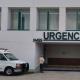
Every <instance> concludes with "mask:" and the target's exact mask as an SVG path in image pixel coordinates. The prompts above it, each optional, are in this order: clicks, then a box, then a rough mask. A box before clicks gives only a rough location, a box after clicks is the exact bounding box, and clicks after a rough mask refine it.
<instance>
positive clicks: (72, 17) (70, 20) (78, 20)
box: [66, 8, 80, 30]
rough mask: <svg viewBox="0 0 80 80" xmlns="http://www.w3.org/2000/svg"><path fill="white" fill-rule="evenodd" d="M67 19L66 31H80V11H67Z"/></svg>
mask: <svg viewBox="0 0 80 80" xmlns="http://www.w3.org/2000/svg"><path fill="white" fill-rule="evenodd" d="M66 19H67V20H66V30H80V9H76V8H75V9H67V10H66Z"/></svg>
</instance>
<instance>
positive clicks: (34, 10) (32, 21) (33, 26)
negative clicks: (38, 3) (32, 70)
mask: <svg viewBox="0 0 80 80" xmlns="http://www.w3.org/2000/svg"><path fill="white" fill-rule="evenodd" d="M36 29H37V8H36V7H31V8H30V30H31V31H35V30H36Z"/></svg>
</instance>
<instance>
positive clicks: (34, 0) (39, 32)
mask: <svg viewBox="0 0 80 80" xmlns="http://www.w3.org/2000/svg"><path fill="white" fill-rule="evenodd" d="M0 47H1V48H8V49H9V50H11V51H12V52H13V53H14V54H15V55H17V57H19V58H20V59H23V60H25V61H27V62H29V64H30V69H32V70H36V69H37V67H38V66H39V57H40V55H43V56H44V58H45V63H46V64H47V65H80V64H79V62H80V1H79V0H0ZM62 61H63V62H62Z"/></svg>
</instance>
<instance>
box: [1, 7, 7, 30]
mask: <svg viewBox="0 0 80 80" xmlns="http://www.w3.org/2000/svg"><path fill="white" fill-rule="evenodd" d="M7 28H8V7H5V6H4V7H2V9H1V31H7Z"/></svg>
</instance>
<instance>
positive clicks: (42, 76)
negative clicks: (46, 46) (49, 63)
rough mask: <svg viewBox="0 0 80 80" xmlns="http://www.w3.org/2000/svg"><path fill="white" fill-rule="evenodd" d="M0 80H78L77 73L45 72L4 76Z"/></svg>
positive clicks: (0, 75)
mask: <svg viewBox="0 0 80 80" xmlns="http://www.w3.org/2000/svg"><path fill="white" fill-rule="evenodd" d="M0 80H80V72H78V71H45V72H44V73H26V74H20V75H14V76H4V75H3V74H1V73H0Z"/></svg>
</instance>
